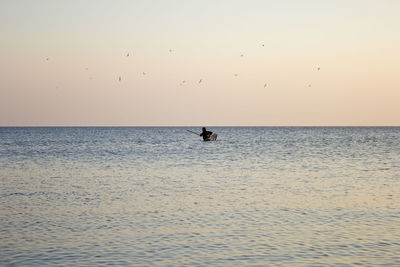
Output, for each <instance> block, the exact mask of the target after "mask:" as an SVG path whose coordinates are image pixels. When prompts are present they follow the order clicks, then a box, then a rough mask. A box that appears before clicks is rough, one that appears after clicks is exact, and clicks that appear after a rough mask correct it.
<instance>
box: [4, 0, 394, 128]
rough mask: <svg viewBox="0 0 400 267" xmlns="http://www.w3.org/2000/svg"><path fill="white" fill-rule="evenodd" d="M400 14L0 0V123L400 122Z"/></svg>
mask: <svg viewBox="0 0 400 267" xmlns="http://www.w3.org/2000/svg"><path fill="white" fill-rule="evenodd" d="M399 14H400V1H397V0H393V1H390V0H375V1H369V0H348V1H345V0H338V1H320V0H304V1H301V0H299V1H295V0H292V1H289V0H280V1H267V0H265V1H261V0H260V1H256V0H254V1H245V0H243V1H232V0H219V1H218V0H201V1H199V0H198V1H194V0H168V1H161V0H159V1H155V0H152V1H150V0H143V1H128V0H126V1H122V0H121V1H111V0H109V1H105V0H104V1H103V0H92V1H89V0H87V1H74V0H71V1H57V0H48V1H45V0H36V1H32V0H26V1H22V0H0V33H1V34H0V126H203V125H204V126H256V125H257V126H303V125H304V126H335V125H343V126H349V125H354V126H369V125H376V126H382V125H387V126H400V15H399ZM128 53H129V56H128ZM120 77H121V80H120ZM200 80H201V81H200Z"/></svg>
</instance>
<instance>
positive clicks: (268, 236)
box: [0, 128, 400, 266]
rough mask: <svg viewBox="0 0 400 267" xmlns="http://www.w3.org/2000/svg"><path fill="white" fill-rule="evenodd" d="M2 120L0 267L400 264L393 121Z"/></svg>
mask: <svg viewBox="0 0 400 267" xmlns="http://www.w3.org/2000/svg"><path fill="white" fill-rule="evenodd" d="M185 129H190V130H197V131H200V130H199V129H196V128H0V206H1V209H0V223H1V228H0V233H1V234H0V265H9V264H10V265H12V264H15V265H18V266H19V265H43V264H50V265H56V264H59V265H80V266H82V265H96V266H97V265H110V264H115V265H140V266H143V265H147V266H151V265H172V266H177V265H211V266H218V265H225V266H228V265H328V264H331V265H333V266H336V265H341V264H342V265H343V264H361V265H380V264H388V265H392V266H393V265H400V257H399V256H398V255H399V251H400V241H399V240H400V229H399V225H400V205H399V204H400V196H399V192H400V128H213V129H212V128H210V130H212V131H215V132H217V133H218V134H219V140H218V141H216V142H202V141H201V139H200V137H199V138H197V137H196V136H195V135H193V134H188V133H187V132H186V131H185Z"/></svg>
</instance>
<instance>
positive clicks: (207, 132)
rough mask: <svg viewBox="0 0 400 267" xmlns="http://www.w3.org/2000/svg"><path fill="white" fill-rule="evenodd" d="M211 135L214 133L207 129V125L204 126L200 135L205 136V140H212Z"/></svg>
mask: <svg viewBox="0 0 400 267" xmlns="http://www.w3.org/2000/svg"><path fill="white" fill-rule="evenodd" d="M211 135H212V132H210V131H207V130H206V127H203V132H202V133H201V134H200V136H203V141H210V140H211V138H210V137H211Z"/></svg>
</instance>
